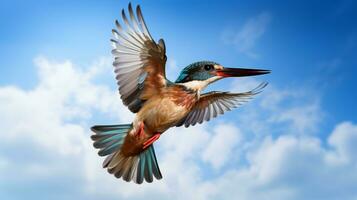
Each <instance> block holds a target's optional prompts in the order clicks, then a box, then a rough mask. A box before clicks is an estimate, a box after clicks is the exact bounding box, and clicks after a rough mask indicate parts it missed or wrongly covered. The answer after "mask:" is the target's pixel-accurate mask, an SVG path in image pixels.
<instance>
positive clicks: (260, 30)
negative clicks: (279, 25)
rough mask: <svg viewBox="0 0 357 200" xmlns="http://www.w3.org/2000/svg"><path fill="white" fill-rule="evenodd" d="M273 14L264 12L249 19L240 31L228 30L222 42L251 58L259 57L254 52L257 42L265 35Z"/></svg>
mask: <svg viewBox="0 0 357 200" xmlns="http://www.w3.org/2000/svg"><path fill="white" fill-rule="evenodd" d="M271 18H272V16H271V14H270V13H268V12H262V13H260V14H259V15H257V16H255V17H252V18H250V19H248V20H247V21H246V22H245V23H244V24H243V25H242V28H241V29H239V30H232V29H227V30H226V31H224V32H223V34H222V40H223V42H224V43H226V44H233V45H234V46H236V48H237V49H238V51H239V52H241V53H244V54H246V55H248V56H250V57H253V58H257V57H258V56H259V55H258V54H257V53H255V52H254V51H253V48H254V46H255V44H256V42H257V41H258V40H259V39H260V38H261V37H262V36H263V35H264V33H265V32H266V30H267V28H268V25H269V24H270V22H271Z"/></svg>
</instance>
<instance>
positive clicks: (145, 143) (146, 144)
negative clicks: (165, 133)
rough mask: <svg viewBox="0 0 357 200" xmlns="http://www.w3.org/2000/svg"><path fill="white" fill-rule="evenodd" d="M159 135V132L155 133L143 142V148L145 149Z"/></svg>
mask: <svg viewBox="0 0 357 200" xmlns="http://www.w3.org/2000/svg"><path fill="white" fill-rule="evenodd" d="M160 135H161V134H160V133H156V134H155V135H153V136H152V137H151V138H149V139H148V140H147V141H146V142H144V147H143V149H146V148H147V147H148V146H150V145H151V144H152V143H154V142H155V141H156V140H157V139H159V137H160Z"/></svg>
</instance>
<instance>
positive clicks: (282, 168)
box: [0, 0, 357, 199]
mask: <svg viewBox="0 0 357 200" xmlns="http://www.w3.org/2000/svg"><path fill="white" fill-rule="evenodd" d="M132 3H133V4H134V5H136V4H138V3H139V4H140V5H141V7H142V10H143V14H144V17H145V20H146V23H147V25H148V27H149V30H150V31H151V34H152V35H153V37H154V38H155V39H156V40H158V39H159V38H164V40H165V42H166V46H167V56H168V63H167V73H168V74H167V75H168V77H169V78H170V79H171V80H174V79H176V75H177V74H178V73H179V71H180V69H181V68H183V67H184V66H186V65H188V64H190V63H192V62H195V61H198V60H213V61H216V62H218V63H220V64H222V65H224V66H228V67H239V66H245V67H256V68H266V69H271V70H272V74H269V75H267V76H262V77H257V78H242V79H239V80H234V79H227V80H224V81H221V82H219V83H217V84H215V85H213V86H212V87H209V88H208V89H209V90H212V89H214V90H233V91H242V90H248V89H252V88H254V86H256V85H257V84H259V82H261V81H268V82H269V83H270V85H269V86H268V87H267V88H266V90H265V91H264V92H263V93H262V94H261V95H260V96H259V97H257V98H256V99H254V100H252V101H251V102H249V103H247V104H246V105H244V106H242V107H241V108H239V109H237V110H235V111H233V112H230V113H227V114H225V115H224V116H221V117H219V118H217V119H214V120H212V121H210V122H209V123H206V124H204V125H200V126H195V127H193V128H189V129H181V128H180V129H178V128H175V129H173V130H170V131H169V132H168V133H167V134H166V135H164V136H163V137H162V138H161V139H160V141H158V143H157V145H156V148H157V149H158V152H157V154H158V155H157V157H158V160H159V164H160V166H161V170H162V173H163V176H164V179H163V180H162V181H158V182H155V183H154V184H151V185H148V184H146V185H143V186H136V185H134V184H127V183H124V182H123V181H121V180H116V179H115V178H113V177H111V176H110V175H108V174H106V172H105V170H102V169H100V165H101V159H100V158H98V157H97V156H96V152H95V150H94V149H92V147H91V143H90V141H89V135H90V132H89V130H88V127H90V126H91V125H93V124H105V123H108V124H110V123H127V122H129V121H130V120H132V118H133V115H131V114H130V113H129V112H128V111H127V110H126V108H125V107H124V106H123V105H122V104H121V102H120V101H119V97H118V95H117V92H116V84H115V80H114V78H113V77H114V74H113V73H112V67H111V62H112V61H111V55H110V50H111V46H110V43H109V39H110V38H111V29H112V28H113V27H114V23H113V22H114V20H115V19H119V18H120V15H119V13H120V11H121V9H122V8H126V7H127V4H128V2H125V1H51V2H49V1H36V2H31V1H7V0H5V1H1V3H0V5H1V6H0V27H1V31H0V36H1V37H0V72H1V74H2V76H1V79H0V113H1V114H0V127H1V129H2V130H6V131H3V132H2V133H0V134H1V137H2V138H3V139H2V141H0V198H1V199H23V198H24V197H27V198H28V199H39V198H40V199H48V198H54V199H56V198H57V199H63V198H66V199H75V198H90V199H102V198H108V199H143V198H147V196H148V193H150V194H151V195H152V198H154V197H155V198H162V199H166V198H168V197H174V198H176V199H182V198H192V199H216V198H220V199H232V198H231V196H229V195H232V196H236V198H239V199H302V198H303V199H326V198H327V199H336V198H337V197H340V198H342V197H343V199H355V198H357V193H356V192H355V190H354V186H355V185H356V184H357V177H356V175H355V173H354V172H355V171H356V166H357V157H356V156H355V154H356V153H357V149H356V147H355V145H354V144H355V143H354V142H357V119H356V118H357V116H356V113H357V108H356V106H355V102H357V96H356V92H355V85H356V84H357V82H356V78H355V75H356V71H357V69H356V67H355V66H356V65H357V57H356V52H357V12H356V11H357V4H356V3H355V2H354V1H348V0H346V1H325V2H323V3H321V2H320V1H298V2H286V1H232V2H231V1H224V2H223V1H207V2H205V3H203V2H201V1H145V2H141V1H133V2H132ZM320 180H321V182H320ZM233 186H235V187H233ZM332 186H333V187H332ZM311 188H314V190H312V189H311ZM220 189H222V190H223V189H224V190H225V191H226V192H222V190H220ZM18 191H23V192H18ZM193 192H194V194H191V195H189V194H190V193H193ZM192 195H193V196H192ZM341 195H342V197H341ZM149 199H150V198H149Z"/></svg>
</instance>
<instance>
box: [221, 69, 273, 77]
mask: <svg viewBox="0 0 357 200" xmlns="http://www.w3.org/2000/svg"><path fill="white" fill-rule="evenodd" d="M269 73H270V70H265V69H244V68H226V67H224V68H222V69H217V70H216V75H217V76H222V77H242V76H257V75H263V74H269Z"/></svg>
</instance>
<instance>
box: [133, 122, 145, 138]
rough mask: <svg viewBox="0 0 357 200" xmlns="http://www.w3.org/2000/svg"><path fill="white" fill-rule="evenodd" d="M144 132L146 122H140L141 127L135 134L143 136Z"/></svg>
mask: <svg viewBox="0 0 357 200" xmlns="http://www.w3.org/2000/svg"><path fill="white" fill-rule="evenodd" d="M144 134H145V133H144V122H140V124H139V129H138V130H137V131H136V133H135V136H136V137H138V138H141V137H143V136H144Z"/></svg>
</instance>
